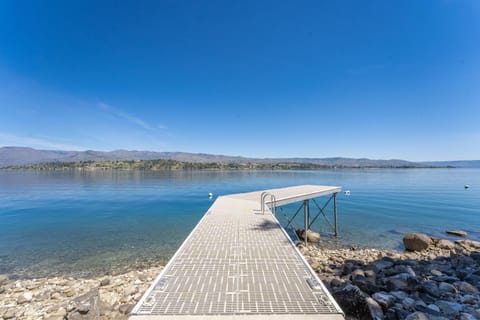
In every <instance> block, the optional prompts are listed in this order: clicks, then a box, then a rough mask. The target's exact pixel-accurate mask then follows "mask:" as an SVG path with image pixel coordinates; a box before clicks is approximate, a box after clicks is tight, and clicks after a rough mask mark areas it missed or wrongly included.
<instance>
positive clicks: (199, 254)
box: [130, 185, 344, 320]
mask: <svg viewBox="0 0 480 320" xmlns="http://www.w3.org/2000/svg"><path fill="white" fill-rule="evenodd" d="M340 191H341V188H340V187H330V186H313V185H306V186H295V187H289V188H281V189H271V190H264V191H258V192H250V193H242V194H234V195H228V196H221V197H219V198H218V199H217V200H216V201H215V202H214V203H213V205H212V206H211V207H210V209H209V210H208V211H207V213H206V214H205V215H204V216H203V218H202V219H201V220H200V222H199V223H198V224H197V226H196V227H195V228H194V229H193V231H192V232H191V233H190V235H189V236H188V238H187V239H186V240H185V241H184V243H183V244H182V246H181V247H180V248H179V249H178V251H177V252H176V253H175V255H174V256H173V257H172V259H170V261H169V263H168V264H167V265H166V266H165V268H164V269H163V271H162V272H161V273H160V275H159V276H158V277H157V279H156V280H155V281H154V283H153V284H152V285H151V287H150V288H149V289H148V290H147V292H146V293H145V294H144V296H143V297H142V298H141V300H140V301H139V302H138V304H137V305H136V306H135V308H134V309H133V311H132V314H131V316H130V320H157V319H158V320H163V319H172V320H187V319H190V320H197V319H198V320H203V319H214V320H215V319H218V320H223V319H230V320H237V319H238V320H240V319H246V320H254V319H276V320H277V319H278V320H280V319H299V320H300V319H305V320H307V319H312V320H313V319H332V320H336V319H344V317H343V312H342V310H341V309H340V307H339V306H338V305H337V303H336V302H335V300H334V299H333V297H332V296H331V295H330V293H329V292H328V291H327V289H326V288H325V286H324V285H323V283H322V282H321V281H320V279H319V278H318V277H317V275H316V274H315V272H314V271H313V270H312V269H311V268H310V266H309V265H308V263H307V261H306V260H305V259H304V258H303V256H302V254H301V253H300V252H299V250H298V249H297V248H296V246H295V245H294V243H293V242H292V240H291V239H290V238H289V236H288V235H287V233H286V232H285V230H284V229H283V228H282V226H281V225H280V223H279V222H278V220H277V219H276V217H275V215H274V214H273V213H274V211H275V208H274V207H275V206H281V205H286V204H289V203H293V202H298V201H308V200H309V199H313V198H316V197H320V196H327V195H333V196H335V195H336V194H337V193H338V192H340ZM307 207H308V206H307ZM306 219H308V212H306Z"/></svg>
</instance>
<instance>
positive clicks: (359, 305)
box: [333, 284, 372, 319]
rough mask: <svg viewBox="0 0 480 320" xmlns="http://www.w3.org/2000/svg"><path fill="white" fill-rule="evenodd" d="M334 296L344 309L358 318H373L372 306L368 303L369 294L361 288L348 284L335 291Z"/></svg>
mask: <svg viewBox="0 0 480 320" xmlns="http://www.w3.org/2000/svg"><path fill="white" fill-rule="evenodd" d="M333 296H334V297H335V300H336V301H337V302H338V304H339V305H340V307H341V308H342V310H343V311H344V312H345V313H346V314H347V315H348V316H352V317H355V318H356V319H371V318H372V317H371V316H370V308H369V305H368V303H367V297H368V295H367V294H365V293H364V292H362V290H360V288H358V287H357V286H354V285H352V284H347V285H346V286H345V287H343V288H341V289H340V290H337V291H334V292H333Z"/></svg>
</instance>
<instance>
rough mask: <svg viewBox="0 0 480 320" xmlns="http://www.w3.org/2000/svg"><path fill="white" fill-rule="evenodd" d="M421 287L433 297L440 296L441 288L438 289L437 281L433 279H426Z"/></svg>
mask: <svg viewBox="0 0 480 320" xmlns="http://www.w3.org/2000/svg"><path fill="white" fill-rule="evenodd" d="M421 288H422V290H423V291H425V292H426V293H428V294H429V295H431V296H432V297H435V298H438V297H440V290H439V289H438V286H437V283H436V282H435V281H432V280H427V281H424V282H423V283H422V284H421Z"/></svg>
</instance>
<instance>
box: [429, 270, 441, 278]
mask: <svg viewBox="0 0 480 320" xmlns="http://www.w3.org/2000/svg"><path fill="white" fill-rule="evenodd" d="M430 273H431V274H432V275H434V276H436V277H441V276H442V275H443V273H442V272H440V271H438V270H436V269H432V270H431V271H430Z"/></svg>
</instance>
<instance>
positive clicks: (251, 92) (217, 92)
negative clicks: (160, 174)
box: [0, 0, 480, 161]
mask: <svg viewBox="0 0 480 320" xmlns="http://www.w3.org/2000/svg"><path fill="white" fill-rule="evenodd" d="M12 145H13V146H28V147H33V148H37V149H56V150H88V149H91V150H104V151H108V150H116V149H128V150H152V151H184V152H199V153H212V154H225V155H241V156H248V157H320V158H321V157H334V156H341V157H354V158H361V157H366V158H371V159H405V160H411V161H422V160H423V161H429V160H457V159H465V160H473V159H480V1H477V0H471V1H460V0H458V1H457V0H444V1H442V0H432V1H426V0H407V1H405V0H402V1H393V0H392V1H383V0H379V1H344V0H339V1H317V0H315V1H279V0H274V1H264V0H254V1H250V0H242V1H208V0H202V1H196V0H191V1H182V0H172V1H160V0H158V1H100V0H96V1H88V0H72V1H63V0H61V1H48V0H47V1H21V0H13V1H8V0H5V1H1V2H0V146H12Z"/></svg>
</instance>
